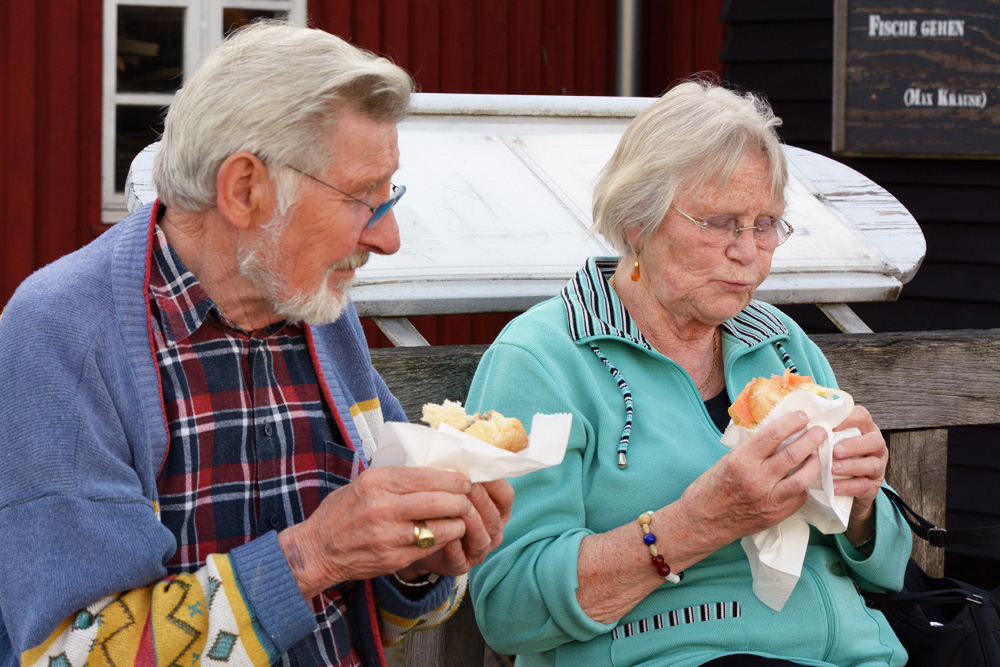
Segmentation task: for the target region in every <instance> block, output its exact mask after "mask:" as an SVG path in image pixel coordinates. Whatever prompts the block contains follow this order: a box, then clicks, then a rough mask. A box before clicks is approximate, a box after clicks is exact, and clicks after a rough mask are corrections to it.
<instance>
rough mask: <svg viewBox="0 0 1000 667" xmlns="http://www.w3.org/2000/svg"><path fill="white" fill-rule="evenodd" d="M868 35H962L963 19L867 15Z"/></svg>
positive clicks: (963, 28)
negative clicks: (901, 17) (892, 17)
mask: <svg viewBox="0 0 1000 667" xmlns="http://www.w3.org/2000/svg"><path fill="white" fill-rule="evenodd" d="M868 36H869V37H964V36H965V19H922V20H918V19H889V20H883V19H882V16H881V15H880V14H869V15H868Z"/></svg>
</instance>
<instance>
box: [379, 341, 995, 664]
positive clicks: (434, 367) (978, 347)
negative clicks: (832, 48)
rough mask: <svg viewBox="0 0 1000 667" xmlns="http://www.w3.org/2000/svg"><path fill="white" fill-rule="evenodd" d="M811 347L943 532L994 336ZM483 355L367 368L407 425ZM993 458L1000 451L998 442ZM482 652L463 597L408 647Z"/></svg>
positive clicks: (927, 556)
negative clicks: (955, 433) (961, 430)
mask: <svg viewBox="0 0 1000 667" xmlns="http://www.w3.org/2000/svg"><path fill="white" fill-rule="evenodd" d="M813 339H814V340H815V341H816V343H817V344H818V345H819V347H820V348H821V349H822V350H823V352H824V353H825V354H826V356H827V358H828V359H829V361H830V364H831V365H832V366H833V369H834V372H835V373H836V374H837V379H838V381H839V383H840V386H841V387H842V388H843V389H845V390H846V391H849V392H851V394H852V395H853V396H854V399H855V401H856V402H857V403H858V404H860V405H864V406H865V407H866V408H868V409H869V410H870V411H871V413H872V415H873V416H874V418H875V423H877V424H878V425H879V426H880V427H881V428H882V430H883V432H884V433H885V435H886V440H887V442H888V443H889V451H890V461H889V471H888V476H887V479H888V482H889V483H890V484H891V485H892V486H893V487H894V488H896V489H897V490H898V491H899V492H900V495H902V497H903V498H904V499H906V500H907V501H908V502H909V503H910V504H911V505H912V506H913V507H914V509H916V510H917V511H918V512H920V513H921V514H923V515H924V516H925V517H927V518H928V519H930V520H931V521H933V522H935V523H936V524H938V525H944V519H945V488H946V487H945V485H946V472H947V463H948V431H947V429H948V427H950V426H965V425H975V424H995V423H998V422H1000V329H988V330H962V331H930V332H912V333H891V334H849V335H848V334H834V335H820V336H814V337H813ZM485 351H486V346H444V347H416V348H414V347H410V348H393V349H378V350H372V361H373V362H374V364H375V367H376V368H377V369H378V370H379V372H380V373H381V374H382V376H383V377H384V378H385V381H386V383H387V384H388V385H389V388H390V389H391V390H392V391H393V393H394V394H395V395H396V397H397V398H398V399H399V400H400V402H401V403H402V405H403V409H404V410H405V411H406V414H407V415H409V416H410V419H411V420H414V419H418V418H419V415H420V407H421V406H422V405H423V404H424V403H426V402H428V401H433V402H439V401H441V400H442V399H444V398H450V399H460V400H464V399H465V397H466V393H467V391H468V387H469V383H470V381H471V379H472V376H473V374H474V373H475V370H476V365H477V364H478V362H479V359H480V357H481V356H482V354H483V353H484V352H485ZM997 447H998V451H1000V443H997ZM913 555H914V558H915V559H916V560H917V561H919V562H920V563H921V565H922V566H923V567H924V569H926V570H927V571H928V572H930V573H931V574H936V575H938V576H940V575H941V574H942V573H943V570H944V553H943V551H942V550H940V549H935V548H933V547H929V546H928V545H926V544H925V543H923V542H922V541H920V542H917V543H915V545H914V549H913ZM484 648H485V647H484V643H483V639H482V636H481V635H480V634H479V630H478V628H477V626H476V623H475V619H474V617H473V613H472V607H471V603H470V602H469V596H466V601H465V602H464V603H463V604H462V606H461V608H460V609H459V611H458V612H457V613H456V614H455V616H453V617H452V618H451V619H450V620H449V621H448V622H447V623H445V624H444V625H442V626H440V627H438V628H435V629H433V630H429V631H426V632H418V633H415V634H413V635H412V636H411V637H410V638H408V639H407V648H406V665H407V666H408V667H437V666H444V665H456V666H460V667H468V666H471V665H482V664H483V661H484Z"/></svg>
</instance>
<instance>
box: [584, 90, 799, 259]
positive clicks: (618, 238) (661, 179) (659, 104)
mask: <svg viewBox="0 0 1000 667" xmlns="http://www.w3.org/2000/svg"><path fill="white" fill-rule="evenodd" d="M779 125H781V119H780V118H778V117H777V116H775V115H774V112H773V111H772V110H771V107H770V105H768V103H767V101H766V100H764V99H763V98H761V97H759V96H757V95H754V94H753V93H737V92H734V91H732V90H729V89H727V88H723V87H722V86H719V85H717V84H715V83H712V82H710V81H707V80H690V81H685V82H683V83H681V84H679V85H677V86H675V87H674V88H672V89H671V90H669V91H668V92H667V93H666V94H664V95H663V97H661V98H660V99H658V100H656V101H655V102H653V104H651V105H650V106H649V107H647V108H646V109H644V110H643V111H642V112H641V113H640V114H639V115H637V116H636V117H635V118H634V119H633V120H632V122H631V123H630V124H629V126H628V128H626V130H625V133H624V134H623V135H622V138H621V140H620V141H619V143H618V147H617V148H616V149H615V152H614V154H613V155H612V156H611V159H610V160H609V161H608V163H607V164H606V165H605V166H604V168H603V169H602V170H601V173H600V175H599V176H598V179H597V183H596V184H595V186H594V205H593V215H594V225H593V227H592V230H593V231H596V232H599V233H600V234H601V235H602V236H604V238H605V239H606V240H607V241H608V243H610V244H611V245H612V247H614V248H615V249H616V250H618V252H619V253H621V254H622V255H626V254H630V253H632V252H634V249H633V248H632V244H631V243H630V241H629V232H630V231H633V230H638V232H639V237H640V238H648V237H649V235H650V234H652V233H653V232H654V231H655V230H656V228H657V227H658V226H659V224H660V223H661V222H662V221H663V219H664V217H665V216H666V214H667V210H668V209H669V208H670V204H671V202H673V200H674V197H675V196H676V195H677V192H678V191H679V190H680V189H681V188H691V189H699V188H700V187H702V186H703V185H706V184H707V183H710V182H718V183H721V184H725V183H726V182H727V181H728V179H729V177H730V176H731V175H732V174H733V172H734V171H735V170H736V169H737V168H738V167H739V165H740V164H741V163H742V162H743V161H744V160H745V159H746V158H747V157H749V156H751V155H759V156H761V157H763V158H764V160H765V161H766V162H767V164H768V165H769V167H770V173H769V177H770V181H771V196H772V198H774V200H775V201H776V202H781V203H784V190H785V183H786V182H787V180H788V166H787V163H786V160H785V154H784V151H783V150H782V148H781V140H780V139H779V137H778V133H777V129H776V128H777V127H778V126H779Z"/></svg>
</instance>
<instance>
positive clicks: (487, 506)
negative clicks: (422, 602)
mask: <svg viewBox="0 0 1000 667" xmlns="http://www.w3.org/2000/svg"><path fill="white" fill-rule="evenodd" d="M468 495H469V500H471V501H472V510H471V511H470V512H469V513H468V514H466V515H465V516H464V517H462V520H463V521H464V522H465V535H464V536H463V537H462V539H461V540H455V541H452V542H450V543H448V544H447V545H445V547H444V548H443V549H441V550H440V551H437V552H435V553H433V554H430V555H428V556H427V557H426V558H422V559H420V560H419V561H417V562H415V563H413V566H412V567H410V568H407V569H406V570H403V571H400V572H399V576H400V578H402V579H413V578H416V577H419V576H420V575H422V574H425V573H426V572H436V573H438V574H449V575H459V574H464V573H466V572H468V571H469V570H470V569H472V567H474V566H476V565H479V564H480V563H482V562H483V560H484V559H485V558H486V556H487V554H489V552H491V551H493V549H495V548H497V547H498V546H500V542H501V541H503V531H504V528H505V527H506V526H507V521H508V520H509V519H510V510H511V506H512V505H513V503H514V489H513V488H512V487H511V485H510V483H508V482H507V480H505V479H500V480H496V481H493V482H484V483H480V484H473V485H472V490H471V491H470V492H469V494H468ZM427 526H428V527H430V528H431V529H432V530H433V526H432V522H430V521H428V522H427ZM435 535H437V533H435Z"/></svg>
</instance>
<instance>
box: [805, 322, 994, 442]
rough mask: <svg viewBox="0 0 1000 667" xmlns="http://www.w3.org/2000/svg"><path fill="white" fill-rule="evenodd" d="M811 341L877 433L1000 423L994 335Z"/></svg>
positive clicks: (821, 337) (957, 333) (963, 332)
mask: <svg viewBox="0 0 1000 667" xmlns="http://www.w3.org/2000/svg"><path fill="white" fill-rule="evenodd" d="M813 340H814V341H815V342H816V344H817V345H819V347H820V349H822V350H823V353H824V354H826V356H827V359H829V361H830V365H831V366H832V367H833V370H834V372H835V373H836V374H837V381H838V383H839V384H840V386H841V388H843V389H844V390H846V391H848V392H850V393H851V394H852V395H853V396H854V400H855V402H856V403H859V404H861V405H864V406H865V407H866V408H868V410H869V411H870V412H871V413H872V415H873V416H874V417H875V423H876V424H878V425H879V426H880V427H881V428H882V429H883V430H906V429H918V428H941V427H947V426H961V425H971V424H995V423H998V422H1000V389H998V381H997V380H998V378H1000V329H985V330H974V329H970V330H960V331H921V332H912V333H892V334H858V335H850V336H847V335H840V334H828V335H819V336H814V337H813Z"/></svg>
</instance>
